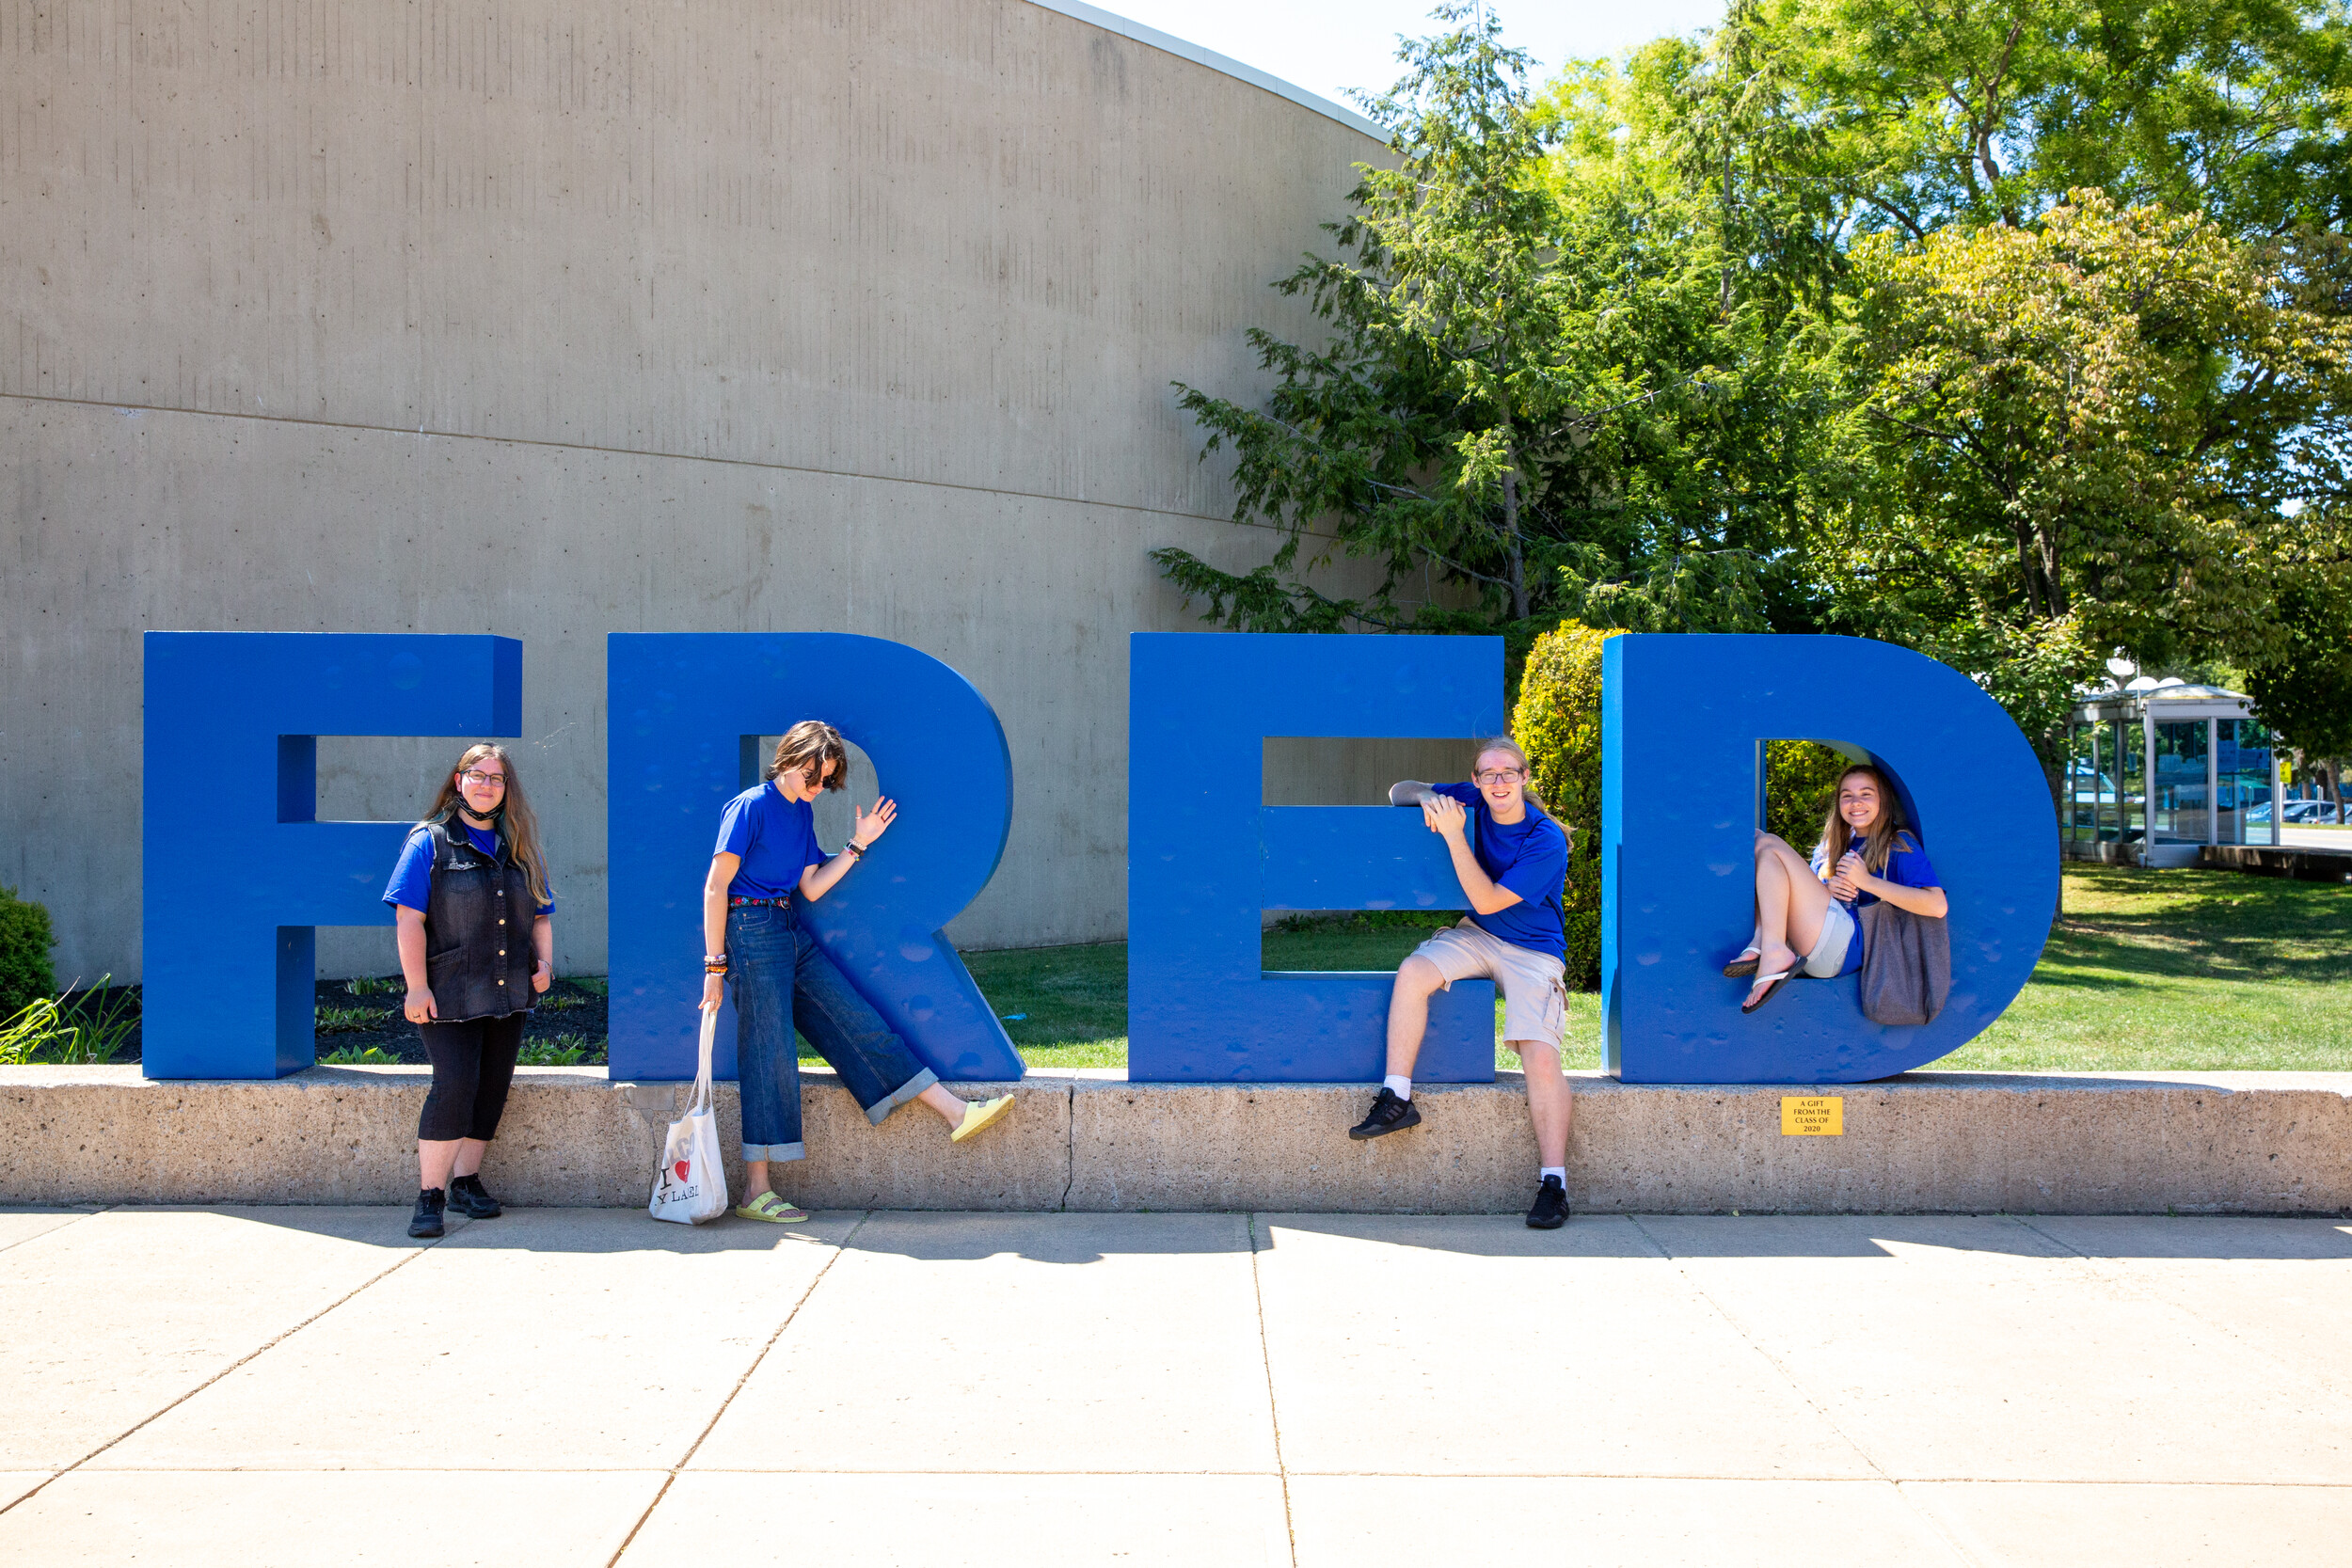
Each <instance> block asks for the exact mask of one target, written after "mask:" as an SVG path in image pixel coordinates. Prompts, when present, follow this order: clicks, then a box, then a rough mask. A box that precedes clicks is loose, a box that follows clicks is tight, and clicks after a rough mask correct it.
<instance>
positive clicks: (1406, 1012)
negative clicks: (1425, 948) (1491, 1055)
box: [1389, 955, 1445, 1078]
mask: <svg viewBox="0 0 2352 1568" xmlns="http://www.w3.org/2000/svg"><path fill="white" fill-rule="evenodd" d="M1444 988H1445V976H1444V975H1443V974H1439V973H1438V966H1437V965H1436V964H1433V963H1431V962H1430V961H1429V960H1428V959H1427V958H1421V957H1419V956H1418V955H1416V956H1415V957H1413V958H1407V959H1406V960H1405V961H1404V962H1403V963H1402V964H1400V965H1398V966H1397V971H1396V984H1395V985H1394V986H1392V987H1391V988H1390V990H1389V1074H1390V1076H1391V1077H1394V1078H1410V1077H1411V1076H1412V1075H1413V1063H1414V1061H1415V1060H1416V1059H1418V1058H1419V1057H1420V1055H1421V1037H1422V1035H1423V1034H1425V1033H1427V1032H1428V1029H1429V999H1430V997H1432V996H1433V995H1435V994H1436V993H1437V992H1438V991H1439V990H1443V989H1444Z"/></svg>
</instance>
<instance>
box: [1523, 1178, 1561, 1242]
mask: <svg viewBox="0 0 2352 1568" xmlns="http://www.w3.org/2000/svg"><path fill="white" fill-rule="evenodd" d="M1567 1223H1568V1189H1567V1188H1566V1187H1565V1186H1564V1185H1562V1183H1561V1180H1560V1179H1559V1178H1558V1177H1556V1176H1547V1177H1545V1178H1544V1184H1543V1185H1542V1186H1540V1187H1538V1188H1536V1189H1535V1207H1534V1208H1533V1209H1530V1210H1529V1211H1528V1212H1527V1227H1528V1228H1529V1229H1530V1230H1557V1229H1559V1228H1560V1227H1562V1226H1564V1225H1565V1224H1567Z"/></svg>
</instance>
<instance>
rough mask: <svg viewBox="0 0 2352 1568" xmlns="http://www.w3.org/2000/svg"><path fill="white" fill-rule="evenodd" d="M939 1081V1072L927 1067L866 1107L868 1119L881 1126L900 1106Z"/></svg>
mask: <svg viewBox="0 0 2352 1568" xmlns="http://www.w3.org/2000/svg"><path fill="white" fill-rule="evenodd" d="M938 1082H939V1074H938V1073H936V1072H933V1071H932V1070H931V1069H929V1068H925V1069H923V1070H922V1071H920V1072H918V1073H916V1074H915V1075H914V1077H912V1078H910V1079H908V1080H907V1081H906V1082H905V1083H903V1084H901V1085H898V1087H897V1088H895V1089H893V1090H891V1091H890V1092H889V1093H888V1094H886V1095H884V1096H883V1097H882V1099H880V1100H878V1101H875V1102H874V1103H873V1104H871V1105H868V1106H867V1107H866V1120H867V1121H868V1122H869V1123H871V1124H872V1125H874V1126H876V1127H880V1126H881V1125H882V1122H883V1120H884V1119H885V1118H887V1117H889V1115H890V1113H891V1112H893V1111H895V1110H897V1109H898V1107H899V1106H901V1105H903V1104H905V1103H906V1102H907V1101H910V1100H913V1099H914V1097H915V1096H916V1095H918V1094H921V1093H922V1092H923V1091H924V1090H925V1089H928V1088H930V1086H931V1085H933V1084H936V1083H938Z"/></svg>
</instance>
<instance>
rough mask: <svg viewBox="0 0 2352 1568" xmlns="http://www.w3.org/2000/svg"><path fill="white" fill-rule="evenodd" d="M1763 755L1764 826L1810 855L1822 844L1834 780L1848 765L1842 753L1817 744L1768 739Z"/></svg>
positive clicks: (1813, 742) (1808, 741)
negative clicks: (1822, 827)
mask: <svg viewBox="0 0 2352 1568" xmlns="http://www.w3.org/2000/svg"><path fill="white" fill-rule="evenodd" d="M1764 753H1765V760H1764V826H1765V828H1766V830H1767V831H1769V832H1775V833H1778V834H1779V835H1780V836H1781V837H1782V838H1785V839H1787V840H1788V847H1790V848H1792V849H1794V850H1796V852H1797V853H1798V854H1800V855H1809V854H1811V853H1812V852H1813V846H1814V845H1816V844H1818V843H1820V838H1821V823H1822V820H1823V819H1824V818H1826V817H1827V816H1829V801H1830V792H1831V791H1832V790H1834V789H1836V787H1837V775H1838V774H1840V773H1843V772H1844V771H1845V770H1846V768H1848V767H1849V766H1850V765H1849V764H1848V762H1847V760H1846V756H1845V753H1843V752H1834V751H1832V750H1830V749H1829V748H1828V747H1827V746H1824V745H1822V744H1821V743H1820V741H1818V740H1768V741H1766V742H1765V743H1764Z"/></svg>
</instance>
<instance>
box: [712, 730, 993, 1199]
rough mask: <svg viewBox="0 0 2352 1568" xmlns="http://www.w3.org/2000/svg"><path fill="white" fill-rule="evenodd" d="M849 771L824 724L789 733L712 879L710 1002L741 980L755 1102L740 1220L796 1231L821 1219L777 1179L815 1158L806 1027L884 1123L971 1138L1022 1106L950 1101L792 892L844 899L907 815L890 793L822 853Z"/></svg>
mask: <svg viewBox="0 0 2352 1568" xmlns="http://www.w3.org/2000/svg"><path fill="white" fill-rule="evenodd" d="M848 773H849V748H848V744H847V743H846V742H845V741H843V739H842V738H841V732H840V731H839V730H836V729H834V727H833V726H832V725H831V724H827V723H823V722H821V721H818V720H815V719H808V720H803V721H801V722H800V723H797V724H795V725H793V726H792V727H791V728H790V729H789V730H787V731H786V732H785V734H784V738H783V739H781V740H779V741H778V742H777V743H776V754H775V756H774V757H773V758H772V759H771V761H770V762H769V764H768V772H767V778H766V780H765V781H764V782H763V783H761V784H759V785H758V786H757V787H755V788H753V789H747V790H745V791H744V792H743V793H742V794H740V795H739V796H737V797H736V798H735V799H734V800H729V801H728V802H727V804H726V810H725V811H724V812H723V813H722V814H721V815H720V817H719V842H718V846H717V847H716V848H715V849H714V850H713V851H712V853H711V857H710V873H709V875H708V876H707V878H706V879H704V882H703V954H704V957H703V1004H702V1005H703V1006H704V1007H705V1008H706V1009H712V1008H716V1007H717V1006H719V1003H720V1001H721V999H722V996H723V990H724V987H725V984H726V981H727V980H728V978H729V977H732V978H733V979H734V981H735V1013H736V1030H735V1058H736V1078H737V1080H738V1083H739V1085H740V1088H741V1093H742V1103H743V1201H742V1202H741V1203H740V1204H739V1205H738V1206H737V1207H736V1211H735V1212H736V1213H738V1214H739V1215H740V1216H742V1217H743V1218H744V1219H750V1220H766V1221H769V1222H770V1223H771V1224H775V1225H794V1224H798V1223H799V1222H800V1221H802V1220H804V1219H806V1218H808V1215H807V1214H806V1213H805V1212H803V1211H802V1210H801V1209H799V1208H798V1207H796V1206H795V1205H793V1204H791V1203H788V1202H787V1201H786V1200H785V1199H784V1198H782V1197H780V1196H777V1194H776V1192H775V1189H774V1188H773V1187H771V1185H770V1184H769V1177H768V1167H769V1165H770V1164H772V1163H774V1162H778V1161H785V1160H800V1159H804V1158H806V1156H807V1152H808V1151H807V1148H806V1147H805V1146H804V1145H803V1143H802V1141H801V1053H800V1051H799V1048H798V1047H797V1045H796V1044H795V1042H794V1040H793V1032H794V1028H795V1026H796V1025H797V1026H798V1028H799V1030H800V1032H801V1033H803V1034H805V1035H807V1036H808V1039H809V1043H810V1044H811V1045H814V1046H815V1047H816V1048H817V1053H818V1055H820V1056H822V1057H824V1058H825V1060H826V1061H828V1062H830V1063H832V1064H833V1068H834V1071H836V1072H838V1073H840V1074H841V1084H842V1086H843V1087H844V1088H846V1089H848V1090H849V1091H850V1094H851V1095H852V1096H853V1097H854V1098H855V1099H856V1101H857V1102H858V1103H859V1104H860V1105H862V1106H864V1107H865V1109H866V1120H867V1122H869V1123H870V1124H872V1125H874V1126H877V1127H879V1126H881V1125H882V1118H883V1117H887V1116H889V1115H890V1113H891V1112H893V1111H895V1110H897V1109H898V1107H899V1106H901V1105H903V1104H905V1103H906V1102H907V1101H910V1100H919V1101H922V1102H923V1103H924V1104H925V1105H926V1106H928V1107H929V1108H930V1110H931V1111H933V1112H935V1113H936V1114H937V1115H938V1116H939V1117H940V1119H942V1120H943V1121H945V1122H946V1124H947V1126H948V1128H949V1130H950V1131H949V1134H948V1135H949V1137H950V1138H951V1139H952V1140H953V1141H954V1142H956V1143H961V1142H963V1141H964V1140H965V1139H966V1138H969V1137H971V1136H972V1135H973V1134H974V1133H976V1132H979V1131H980V1130H981V1129H982V1128H984V1127H986V1126H988V1125H989V1124H990V1123H992V1122H993V1121H995V1120H996V1119H997V1118H998V1117H1001V1116H1003V1115H1004V1114H1005V1113H1006V1112H1007V1111H1009V1110H1010V1109H1011V1108H1012V1096H1010V1095H1009V1094H1007V1095H999V1096H997V1097H996V1098H995V1099H994V1100H987V1101H977V1102H967V1101H963V1100H961V1099H960V1098H958V1097H957V1096H955V1095H953V1094H950V1093H949V1092H948V1091H947V1088H946V1085H943V1084H942V1083H940V1081H939V1074H937V1073H935V1072H933V1071H932V1070H931V1069H929V1068H927V1067H925V1066H924V1065H923V1064H922V1063H920V1062H918V1061H916V1060H915V1059H914V1053H913V1052H912V1051H910V1050H908V1049H907V1043H906V1041H904V1040H902V1039H900V1038H899V1037H898V1035H897V1034H896V1033H895V1032H894V1031H893V1030H892V1029H891V1027H890V1025H889V1024H887V1023H885V1022H883V1021H882V1015H881V1014H879V1013H877V1012H875V1011H874V1008H873V1005H872V1004H871V1003H869V1002H867V1001H866V998H865V997H863V996H861V995H859V994H858V992H857V990H856V988H855V987H853V986H851V985H850V982H849V980H848V979H847V978H846V977H845V976H844V975H843V974H842V973H841V971H840V970H839V969H838V968H837V967H835V966H834V961H833V960H832V959H831V958H827V957H826V956H825V951H824V949H823V948H821V947H819V946H818V945H817V942H816V940H815V939H814V938H813V937H811V936H810V935H809V934H808V929H807V927H804V926H803V925H802V924H801V921H800V917H799V913H798V911H796V910H795V909H794V908H793V903H792V899H793V895H795V894H797V895H800V896H801V897H802V898H804V899H806V900H808V901H810V902H812V903H814V902H815V901H816V900H818V899H819V898H822V897H823V896H824V895H826V894H828V893H830V892H832V891H833V889H834V884H835V883H837V882H839V881H840V880H841V879H842V878H843V877H845V876H847V875H848V874H849V872H850V868H851V867H853V866H855V865H856V864H857V863H859V862H860V861H862V860H864V859H865V858H866V852H867V851H868V850H870V849H871V848H872V847H873V846H874V841H875V840H876V839H878V838H880V837H882V833H883V832H884V831H885V830H887V829H888V828H889V826H890V824H891V823H892V822H893V821H894V820H895V819H896V818H897V817H898V807H897V806H896V805H895V804H893V803H892V802H891V801H890V800H889V799H888V798H886V797H885V798H883V799H881V800H876V801H875V802H874V809H873V810H872V811H870V812H867V811H861V812H859V813H858V814H857V825H856V826H855V827H854V828H852V829H851V830H850V842H849V843H848V844H847V845H846V846H844V847H843V848H842V850H841V853H839V854H837V855H833V856H830V857H829V856H827V855H826V853H825V852H824V851H823V850H822V849H820V848H818V847H817V817H816V814H815V813H814V812H813V811H811V810H810V809H809V802H810V801H812V800H816V799H817V797H818V793H819V792H820V791H822V790H828V789H840V788H842V787H844V786H845V785H846V784H848V782H849V780H848Z"/></svg>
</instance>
